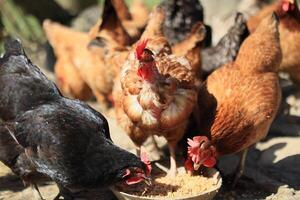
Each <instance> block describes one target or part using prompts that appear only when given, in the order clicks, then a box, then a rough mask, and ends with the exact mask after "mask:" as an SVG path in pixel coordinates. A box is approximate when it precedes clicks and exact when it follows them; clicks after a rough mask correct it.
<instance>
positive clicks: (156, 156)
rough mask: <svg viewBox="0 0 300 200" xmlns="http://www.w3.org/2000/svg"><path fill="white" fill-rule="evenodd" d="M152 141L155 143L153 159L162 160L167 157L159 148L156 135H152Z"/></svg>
mask: <svg viewBox="0 0 300 200" xmlns="http://www.w3.org/2000/svg"><path fill="white" fill-rule="evenodd" d="M151 141H152V144H153V149H152V151H153V152H152V156H153V157H152V159H153V160H160V159H161V158H163V157H165V154H164V152H163V151H162V150H161V149H160V148H159V146H158V144H157V142H156V140H155V138H154V135H151Z"/></svg>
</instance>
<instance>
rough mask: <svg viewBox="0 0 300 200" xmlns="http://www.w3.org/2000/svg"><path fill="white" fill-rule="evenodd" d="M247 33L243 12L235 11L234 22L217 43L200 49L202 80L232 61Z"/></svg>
mask: <svg viewBox="0 0 300 200" xmlns="http://www.w3.org/2000/svg"><path fill="white" fill-rule="evenodd" d="M248 35H249V31H248V29H247V25H246V20H245V18H244V16H243V14H241V13H237V15H236V17H235V24H234V25H233V26H232V27H231V28H230V29H229V30H228V32H227V34H226V35H225V36H223V38H221V40H220V41H219V42H218V44H217V45H216V46H213V47H210V48H206V49H203V50H202V51H201V54H202V75H203V76H202V78H203V80H205V79H206V78H207V76H208V75H209V74H211V73H212V72H213V71H214V70H215V69H217V68H218V67H221V66H222V65H224V64H226V63H228V62H232V61H234V60H235V57H236V55H237V53H238V51H239V49H240V46H241V44H242V42H243V41H244V40H245V38H246V37H247V36H248Z"/></svg>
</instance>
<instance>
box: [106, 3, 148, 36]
mask: <svg viewBox="0 0 300 200" xmlns="http://www.w3.org/2000/svg"><path fill="white" fill-rule="evenodd" d="M110 1H111V3H112V5H113V6H114V7H115V9H116V11H117V15H118V18H119V19H120V20H121V23H122V25H123V26H124V28H125V30H126V31H127V32H128V33H129V35H130V36H131V38H133V40H137V39H138V38H139V37H140V36H141V34H142V31H143V29H144V28H145V26H146V23H147V19H148V15H149V10H148V9H147V7H146V5H145V4H144V1H143V0H134V1H133V2H132V5H131V8H130V11H129V9H128V7H127V6H126V4H125V1H124V0H110Z"/></svg>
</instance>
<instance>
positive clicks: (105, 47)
mask: <svg viewBox="0 0 300 200" xmlns="http://www.w3.org/2000/svg"><path fill="white" fill-rule="evenodd" d="M44 28H45V30H46V33H48V39H49V40H50V42H51V44H52V45H53V46H54V49H55V50H56V51H59V49H60V48H59V47H60V46H61V45H62V44H63V43H64V41H60V43H57V42H59V40H57V39H56V38H60V37H59V35H60V34H62V33H68V32H69V33H70V34H69V35H68V36H69V37H72V34H74V35H76V34H79V33H77V32H75V31H73V30H71V29H69V28H67V27H63V26H62V25H59V24H57V23H54V22H49V21H48V22H45V23H44ZM71 33H72V34H71ZM82 34H83V33H82ZM54 36H56V37H54ZM84 36H85V37H87V38H88V39H86V40H84V42H82V43H79V44H80V46H79V45H78V44H76V42H75V43H73V44H72V45H71V47H70V48H69V50H68V49H67V50H66V49H65V50H64V51H63V53H61V54H57V55H58V61H57V64H56V72H59V71H62V69H64V68H66V66H68V65H67V63H63V62H60V61H61V60H66V59H69V60H71V61H72V63H73V65H72V66H70V68H71V67H72V69H73V71H77V72H78V73H79V75H80V77H81V79H82V80H83V81H84V83H86V84H87V85H88V86H89V88H91V90H92V93H93V94H94V96H95V97H96V99H97V101H98V102H99V103H100V104H101V105H102V106H106V107H108V106H110V104H111V103H112V98H111V93H112V88H113V84H114V79H115V77H116V76H117V74H118V73H119V72H120V68H121V66H122V64H123V63H124V61H125V59H126V57H127V55H128V50H127V49H126V48H125V46H126V45H129V44H130V43H131V38H130V36H129V35H128V34H127V32H126V30H125V29H124V27H123V26H122V23H121V21H120V19H119V18H118V15H117V11H116V8H115V7H114V6H113V4H112V3H111V1H110V0H106V1H105V5H104V9H103V13H102V20H101V21H99V22H98V23H97V24H96V25H95V26H94V27H92V29H91V31H90V33H89V34H85V35H84ZM80 41H82V40H80ZM80 41H79V42H80ZM61 43H62V44H61ZM57 76H60V74H57ZM61 76H62V78H69V79H72V81H73V82H74V84H75V83H76V81H77V80H76V79H75V78H78V77H77V76H74V77H69V74H66V73H63V72H62V74H61ZM58 80H60V79H58Z"/></svg>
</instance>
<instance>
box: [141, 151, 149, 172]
mask: <svg viewBox="0 0 300 200" xmlns="http://www.w3.org/2000/svg"><path fill="white" fill-rule="evenodd" d="M140 157H141V161H142V162H143V163H144V164H145V165H146V167H147V168H146V170H147V171H146V175H147V176H148V175H149V174H150V173H151V171H152V166H151V163H150V160H149V158H148V154H147V152H146V151H145V150H143V149H141V155H140Z"/></svg>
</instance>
